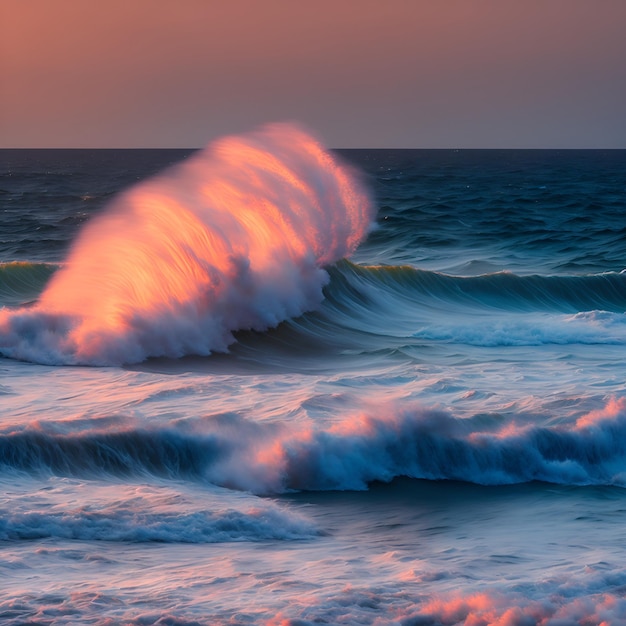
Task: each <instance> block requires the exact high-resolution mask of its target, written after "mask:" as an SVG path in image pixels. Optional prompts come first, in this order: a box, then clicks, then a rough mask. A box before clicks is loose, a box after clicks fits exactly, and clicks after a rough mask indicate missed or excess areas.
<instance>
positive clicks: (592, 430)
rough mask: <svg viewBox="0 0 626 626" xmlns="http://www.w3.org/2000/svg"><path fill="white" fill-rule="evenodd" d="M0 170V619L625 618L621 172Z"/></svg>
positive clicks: (297, 145)
mask: <svg viewBox="0 0 626 626" xmlns="http://www.w3.org/2000/svg"><path fill="white" fill-rule="evenodd" d="M0 159H1V164H2V166H1V168H0V304H1V305H2V307H3V308H2V309H0V353H1V354H2V355H3V357H2V358H0V484H1V488H2V489H1V491H0V623H2V624H8V625H17V624H46V625H48V624H50V625H51V624H59V625H60V624H72V623H74V624H180V625H182V624H203V625H204V624H274V625H276V624H291V625H293V626H295V625H296V624H299V625H302V624H320V623H326V624H402V625H405V626H409V625H418V624H419V625H424V624H431V625H436V624H445V625H448V624H468V625H470V624H471V625H477V624H501V625H505V624H506V625H530V624H551V625H553V626H554V625H559V626H561V625H568V624H584V625H591V624H624V623H626V600H625V599H624V594H625V593H626V566H625V565H624V562H625V559H626V495H625V494H626V491H625V490H624V489H625V487H626V388H625V387H626V384H625V382H624V372H625V368H624V347H625V344H626V272H624V268H625V266H626V263H625V261H624V259H625V258H626V221H625V219H626V218H625V215H626V151H601V150H593V151H592V150H586V151H558V150H555V151H551V150H542V151H532V150H531V151H526V150H489V151H480V150H458V151H456V150H335V151H329V150H325V149H324V148H322V146H320V144H319V143H318V142H317V141H316V140H314V139H313V138H312V137H310V136H309V134H308V133H306V132H304V131H302V130H301V129H299V128H296V127H293V126H287V125H278V126H271V127H268V128H265V129H261V130H259V131H256V132H253V133H250V134H247V135H242V136H239V137H230V138H225V139H222V140H220V141H218V142H215V143H213V144H211V145H210V146H208V147H207V148H206V149H205V150H204V151H191V150H189V151H174V150H127V151H117V150H87V151H85V150H67V151H65V150H41V151H33V150H5V151H2V152H0Z"/></svg>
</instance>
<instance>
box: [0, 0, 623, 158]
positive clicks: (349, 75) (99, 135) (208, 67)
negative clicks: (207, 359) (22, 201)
mask: <svg viewBox="0 0 626 626" xmlns="http://www.w3.org/2000/svg"><path fill="white" fill-rule="evenodd" d="M625 32H626V1H625V0H385V1H381V0H311V1H307V0H228V1H226V0H214V1H213V0H178V1H174V0H106V1H102V2H100V1H88V0H0V147H199V146H202V145H204V144H206V143H207V142H208V141H210V140H211V139H213V138H215V137H217V136H219V135H223V134H225V133H235V132H242V131H247V130H249V129H250V128H253V127H255V126H257V125H259V124H261V123H264V122H270V121H283V120H284V121H299V122H301V123H303V124H304V125H305V126H306V127H308V128H310V129H311V130H313V131H314V132H315V133H317V134H318V135H319V136H320V137H321V138H322V139H323V140H324V141H325V143H326V144H327V145H329V146H331V147H418V148H438V147H442V148H445V147H460V148H462V147H484V148H489V147H511V148H515V147H564V148H574V147H581V148H596V147H605V148H626V121H625V112H626V36H625V34H624V33H625Z"/></svg>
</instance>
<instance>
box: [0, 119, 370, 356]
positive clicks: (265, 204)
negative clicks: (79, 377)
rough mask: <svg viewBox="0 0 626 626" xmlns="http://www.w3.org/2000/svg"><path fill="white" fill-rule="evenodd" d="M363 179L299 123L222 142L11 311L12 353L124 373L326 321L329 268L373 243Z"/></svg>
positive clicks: (123, 204) (132, 198)
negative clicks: (301, 319) (367, 239)
mask: <svg viewBox="0 0 626 626" xmlns="http://www.w3.org/2000/svg"><path fill="white" fill-rule="evenodd" d="M372 210H373V207H372V203H371V201H370V198H369V196H368V193H367V191H366V189H365V187H364V186H363V184H362V183H361V181H360V179H359V177H358V176H357V175H356V174H355V173H354V172H352V171H351V170H350V168H348V167H347V166H345V165H344V164H341V163H339V162H338V161H337V159H336V158H335V157H334V156H332V155H331V154H329V153H328V152H326V151H325V150H324V149H323V148H322V147H321V146H320V144H319V143H318V142H317V141H315V140H314V139H313V138H312V137H310V136H309V135H308V134H307V133H305V132H304V131H302V130H301V129H299V128H297V127H295V126H293V125H287V124H277V125H271V126H268V127H265V128H263V129H261V130H258V131H256V132H253V133H250V134H247V135H241V136H232V137H226V138H223V139H221V140H219V141H217V142H215V143H213V144H211V145H210V146H209V147H208V148H206V149H205V150H203V151H201V152H199V153H196V154H194V155H193V156H192V157H190V158H189V159H188V160H187V161H186V162H184V163H183V164H181V165H178V166H176V167H175V168H173V169H171V170H170V171H168V172H166V173H164V174H161V175H160V176H158V177H156V178H153V179H151V180H149V181H147V182H144V183H140V184H138V185H137V186H135V187H134V188H132V189H130V190H129V191H127V192H126V193H124V194H123V195H121V196H120V197H119V198H118V199H117V200H116V201H115V202H114V203H113V204H112V205H111V206H110V207H109V208H108V210H107V211H106V212H105V213H104V214H102V215H101V216H99V217H98V218H95V219H94V220H92V221H91V222H90V223H89V224H88V225H87V226H86V228H85V229H84V230H83V231H82V233H81V234H80V236H79V238H78V240H77V241H76V243H75V245H74V247H73V249H72V251H71V252H70V255H69V258H68V260H67V263H66V264H65V265H64V267H63V269H61V270H60V271H59V272H57V274H55V276H54V277H53V279H52V280H51V282H50V283H49V285H48V287H47V288H46V290H45V291H44V292H43V294H42V295H41V297H40V299H39V301H38V302H37V304H36V305H35V306H34V307H32V308H29V309H18V310H2V311H0V353H2V354H4V355H6V356H11V357H15V358H20V359H26V360H31V361H35V362H40V363H52V364H54V363H67V364H94V365H96V364H101V365H118V364H123V363H133V362H140V361H143V360H144V359H146V358H147V357H151V356H168V357H180V356H182V355H185V354H200V355H208V354H210V353H211V352H214V351H225V350H226V349H227V347H228V345H229V344H230V343H232V342H233V341H234V338H233V335H232V333H233V332H234V331H236V330H239V329H252V330H265V329H267V328H270V327H272V326H275V325H277V324H278V323H280V322H281V321H283V320H285V319H287V318H290V317H294V316H297V315H300V314H302V313H303V312H305V311H307V310H311V309H314V308H316V307H317V306H318V305H319V304H320V302H321V301H322V299H323V295H322V287H323V286H324V285H325V284H326V282H327V281H328V275H327V273H326V271H325V270H324V269H323V267H324V266H325V265H328V264H330V263H333V262H335V261H337V260H338V259H341V258H342V257H345V256H346V255H348V254H350V253H351V252H352V251H354V249H355V248H356V246H357V245H358V243H359V242H360V241H361V239H362V238H363V237H364V235H365V234H366V232H367V230H368V228H369V225H370V222H371V219H372Z"/></svg>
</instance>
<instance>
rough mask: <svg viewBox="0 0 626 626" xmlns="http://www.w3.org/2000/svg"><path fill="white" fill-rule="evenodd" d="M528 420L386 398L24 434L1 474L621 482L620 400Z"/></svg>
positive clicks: (625, 403)
mask: <svg viewBox="0 0 626 626" xmlns="http://www.w3.org/2000/svg"><path fill="white" fill-rule="evenodd" d="M372 404H374V406H372ZM535 417H536V416H533V415H524V414H521V413H520V414H518V415H507V416H506V417H505V416H502V415H497V414H492V415H485V414H476V415H474V416H472V417H469V418H468V417H459V416H456V415H454V414H453V413H451V412H449V411H444V410H439V409H430V408H425V407H422V406H420V405H416V404H412V405H411V404H409V405H406V404H405V405H402V406H399V405H397V404H395V403H393V402H390V403H370V406H368V409H367V410H366V411H363V412H354V413H352V412H347V413H346V414H345V415H341V416H337V418H336V419H335V420H334V421H333V422H332V423H317V422H316V423H309V424H299V423H295V422H294V423H287V422H285V423H283V424H282V425H280V426H277V425H275V424H268V423H262V422H261V423H259V422H255V421H252V420H248V419H243V418H239V419H238V421H237V428H235V429H232V428H231V427H230V426H229V425H228V424H226V425H224V424H223V423H220V421H219V420H218V421H213V422H211V423H207V425H205V426H204V428H203V430H202V432H185V431H184V430H181V429H176V428H173V427H172V428H170V429H167V430H159V429H154V430H141V429H134V430H128V431H123V432H104V433H101V432H92V433H89V432H87V433H83V434H82V435H80V436H77V435H68V434H61V433H52V432H50V433H42V432H38V431H36V430H34V429H32V428H31V429H25V430H24V431H22V432H15V433H13V432H10V433H5V434H3V435H2V437H1V438H0V459H2V467H3V468H4V471H16V470H17V471H25V472H28V473H42V472H43V473H46V472H48V473H52V474H55V475H61V476H68V475H69V476H87V477H92V478H95V477H99V476H100V477H101V476H110V475H117V476H119V475H138V476H141V475H153V476H158V477H165V478H171V479H191V480H196V481H200V482H202V481H208V482H210V483H213V484H215V485H219V486H222V487H228V488H234V489H240V490H244V491H250V492H252V493H257V494H276V493H284V492H286V491H290V490H306V491H317V490H362V489H366V488H367V486H368V485H369V484H370V483H372V482H374V481H382V482H389V481H391V480H393V479H394V478H396V477H400V476H407V477H410V478H421V479H429V480H460V481H466V482H473V483H479V484H485V485H502V484H513V483H523V482H530V481H544V482H551V483H558V484H573V485H588V484H594V485H616V486H620V487H626V461H625V458H626V443H625V442H626V398H623V397H622V398H614V399H612V400H610V401H609V402H607V404H606V405H605V406H604V407H601V408H599V409H597V410H594V411H591V412H588V413H586V414H583V415H581V416H580V417H578V418H577V419H576V420H575V421H573V422H572V423H570V424H567V425H553V426H540V425H537V423H536V420H535ZM231 426H232V425H231Z"/></svg>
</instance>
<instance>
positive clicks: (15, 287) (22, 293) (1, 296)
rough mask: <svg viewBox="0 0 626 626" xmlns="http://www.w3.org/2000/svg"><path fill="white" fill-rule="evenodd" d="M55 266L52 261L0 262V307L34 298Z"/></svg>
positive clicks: (17, 304) (20, 304)
mask: <svg viewBox="0 0 626 626" xmlns="http://www.w3.org/2000/svg"><path fill="white" fill-rule="evenodd" d="M57 268H58V266H57V265H54V264H52V263H27V262H13V263H0V307H2V306H9V307H14V306H23V305H25V304H27V303H28V302H31V301H33V300H36V299H37V297H38V296H39V294H40V293H41V292H42V291H43V289H44V287H45V286H46V283H47V282H48V280H50V278H51V277H52V275H53V274H54V272H55V271H56V270H57Z"/></svg>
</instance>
